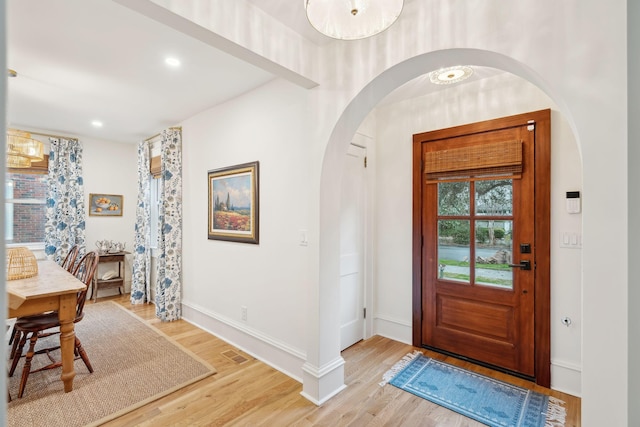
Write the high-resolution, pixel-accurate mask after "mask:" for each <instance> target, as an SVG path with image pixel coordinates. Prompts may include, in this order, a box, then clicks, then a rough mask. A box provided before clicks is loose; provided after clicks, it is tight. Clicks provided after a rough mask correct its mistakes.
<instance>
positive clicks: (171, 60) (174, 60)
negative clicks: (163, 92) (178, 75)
mask: <svg viewBox="0 0 640 427" xmlns="http://www.w3.org/2000/svg"><path fill="white" fill-rule="evenodd" d="M164 62H165V64H167V65H169V66H171V67H179V66H180V60H179V59H177V58H166V59H165V60H164Z"/></svg>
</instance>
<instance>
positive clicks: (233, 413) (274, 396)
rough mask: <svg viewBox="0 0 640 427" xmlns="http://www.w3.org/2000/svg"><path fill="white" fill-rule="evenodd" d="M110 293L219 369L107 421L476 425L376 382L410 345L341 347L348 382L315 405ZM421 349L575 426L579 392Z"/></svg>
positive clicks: (262, 370) (294, 387) (183, 325)
mask: <svg viewBox="0 0 640 427" xmlns="http://www.w3.org/2000/svg"><path fill="white" fill-rule="evenodd" d="M105 299H106V298H101V299H100V300H99V301H103V300H105ZM111 299H113V300H115V301H117V302H119V303H120V304H121V305H122V306H124V307H127V308H128V309H130V310H131V311H132V312H134V313H135V314H137V315H138V316H140V317H141V318H143V319H145V320H147V321H148V322H149V323H150V324H152V325H154V326H155V327H157V328H158V329H160V330H162V331H163V332H164V333H166V334H167V335H169V336H171V337H172V338H173V339H175V340H177V341H178V342H179V343H180V344H182V345H183V346H185V347H187V348H188V349H189V350H191V351H192V352H194V353H196V354H197V355H198V356H200V357H201V358H203V359H205V360H206V361H207V362H209V363H210V364H212V365H213V366H214V367H215V368H216V369H217V371H218V372H217V374H215V375H213V376H211V377H209V378H206V379H204V380H202V381H199V382H198V383H195V384H192V385H190V386H188V387H185V388H183V389H181V390H178V391H176V392H174V393H172V394H170V395H169V396H166V397H164V398H162V399H160V400H157V401H155V402H152V403H149V404H148V405H146V406H144V407H141V408H139V409H137V410H135V411H133V412H130V413H128V414H126V415H123V416H122V417H120V418H118V419H116V420H113V421H111V422H109V423H108V424H106V426H110V427H115V426H153V427H157V426H269V427H273V426H331V427H334V426H421V427H435V426H440V427H444V426H446V427H450V426H451V427H454V426H455V427H462V426H468V427H481V426H483V424H480V423H478V422H475V421H473V420H470V419H468V418H466V417H463V416H461V415H458V414H456V413H454V412H452V411H449V410H447V409H445V408H442V407H440V406H438V405H435V404H433V403H430V402H428V401H426V400H424V399H420V398H418V397H415V396H413V395H411V394H410V393H406V392H403V391H401V390H399V389H397V388H396V387H393V386H390V385H387V386H385V387H380V386H379V385H378V382H379V381H380V380H381V378H382V375H383V373H384V372H385V371H386V370H387V369H389V368H390V367H391V366H392V365H393V364H394V363H395V362H397V361H398V360H399V359H401V358H402V356H404V355H405V354H407V353H409V352H411V351H413V350H414V347H411V346H409V345H406V344H402V343H399V342H396V341H393V340H390V339H387V338H383V337H379V336H375V337H373V338H370V339H368V340H366V341H362V342H360V343H358V344H356V345H354V346H352V347H350V348H348V349H347V350H345V351H344V352H343V357H344V359H345V361H346V365H345V377H346V378H345V383H346V385H347V388H346V389H345V390H344V391H342V392H341V393H340V394H338V395H337V396H335V397H334V398H332V399H330V400H329V401H328V402H327V403H325V404H324V405H322V406H321V407H317V406H315V405H314V404H312V403H311V402H309V401H308V400H306V399H304V398H303V397H302V396H301V395H300V392H301V391H302V385H301V384H300V383H298V382H296V381H295V380H293V379H291V378H289V377H287V376H286V375H284V374H282V373H280V372H278V371H276V370H275V369H273V368H271V367H269V366H268V365H266V364H264V363H262V362H260V361H258V360H256V359H254V358H252V357H251V356H249V355H247V354H245V353H243V352H241V351H239V350H238V349H236V348H235V347H233V346H231V345H229V344H227V343H226V342H224V341H222V340H220V339H218V338H216V337H214V336H213V335H211V334H209V333H207V332H205V331H203V330H201V329H199V328H197V327H195V326H193V325H191V324H190V323H188V322H186V321H177V322H170V323H162V322H160V321H158V320H157V319H156V318H155V313H154V307H153V306H152V305H136V306H132V305H130V304H129V299H128V295H127V296H116V297H112V298H111ZM92 303H93V302H88V304H92ZM228 350H234V351H236V352H237V353H239V354H241V355H243V356H245V357H246V358H247V359H249V360H248V361H247V362H244V363H241V364H238V363H236V362H234V361H232V360H230V359H229V358H227V357H225V356H224V355H222V353H223V352H225V351H228ZM423 351H424V353H425V354H427V355H428V356H431V357H434V358H437V359H440V360H445V361H447V362H449V363H451V364H455V365H459V366H462V367H464V368H467V369H471V370H474V371H477V372H480V373H482V374H485V375H490V376H492V377H495V378H498V379H500V380H503V381H508V382H511V383H514V384H516V385H520V386H525V387H530V388H532V389H534V390H536V391H538V392H541V393H545V394H549V395H552V396H555V397H558V398H560V399H562V400H564V401H565V402H566V408H567V421H566V424H565V425H566V427H579V426H580V399H578V398H576V397H574V396H571V395H568V394H564V393H560V392H556V391H552V390H549V389H545V388H542V387H539V386H536V385H535V384H532V383H530V382H527V381H524V380H521V379H518V378H515V377H512V376H509V375H506V374H502V373H499V372H494V371H491V370H489V369H486V368H482V367H477V366H475V365H471V364H469V363H467V362H464V361H459V360H457V359H454V358H451V357H446V356H443V355H440V354H437V353H431V352H429V351H426V350H423Z"/></svg>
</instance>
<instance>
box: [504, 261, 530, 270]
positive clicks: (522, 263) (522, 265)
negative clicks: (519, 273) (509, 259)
mask: <svg viewBox="0 0 640 427" xmlns="http://www.w3.org/2000/svg"><path fill="white" fill-rule="evenodd" d="M509 267H513V268H519V269H520V270H531V261H529V260H520V264H509Z"/></svg>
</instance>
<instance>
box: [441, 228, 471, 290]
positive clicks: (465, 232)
mask: <svg viewBox="0 0 640 427" xmlns="http://www.w3.org/2000/svg"><path fill="white" fill-rule="evenodd" d="M469 239H470V232H469V221H460V220H439V221H438V278H439V279H445V280H454V281H457V282H464V283H469V272H470V269H469V251H470V240H469Z"/></svg>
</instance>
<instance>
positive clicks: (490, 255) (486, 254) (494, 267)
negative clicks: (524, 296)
mask: <svg viewBox="0 0 640 427" xmlns="http://www.w3.org/2000/svg"><path fill="white" fill-rule="evenodd" d="M512 230H513V221H503V220H485V221H482V220H480V221H476V267H475V268H476V271H475V283H476V284H479V285H487V286H495V287H499V288H504V289H513V269H512V268H511V267H509V264H511V261H512V256H511V254H512V253H513V240H512V239H511V236H512Z"/></svg>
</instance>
